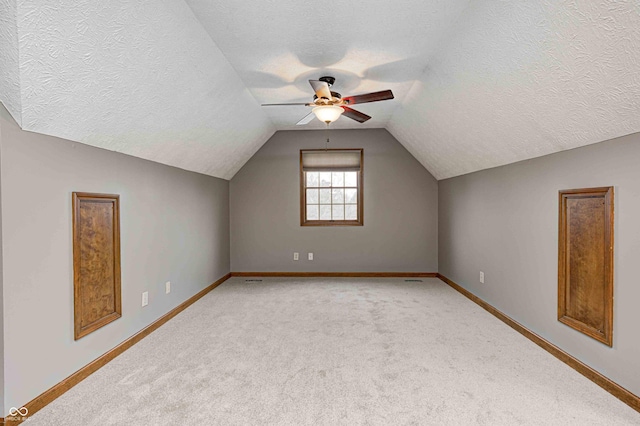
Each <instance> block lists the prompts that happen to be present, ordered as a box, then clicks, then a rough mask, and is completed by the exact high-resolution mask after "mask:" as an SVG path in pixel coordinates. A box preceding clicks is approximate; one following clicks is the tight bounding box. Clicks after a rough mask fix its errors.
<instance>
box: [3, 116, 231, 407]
mask: <svg viewBox="0 0 640 426" xmlns="http://www.w3.org/2000/svg"><path fill="white" fill-rule="evenodd" d="M5 115H6V114H5ZM2 120H3V121H2V146H1V147H0V149H1V151H2V169H1V182H2V228H3V235H2V237H3V248H4V250H3V251H4V271H3V272H4V300H5V301H6V303H5V312H4V318H5V319H4V321H5V324H4V329H5V335H4V338H5V340H6V341H7V342H12V343H11V344H10V345H6V346H5V348H4V349H5V360H4V361H5V363H6V375H5V408H7V407H11V406H18V407H19V406H21V405H22V404H25V403H26V402H28V401H30V400H31V399H32V398H34V397H35V396H37V395H39V394H40V393H41V392H43V391H45V390H46V389H48V388H49V387H51V386H53V385H55V384H57V383H58V382H60V381H61V380H63V379H64V378H65V377H67V376H69V375H70V374H72V373H73V372H75V371H76V370H78V369H79V368H81V367H83V366H84V365H86V364H87V363H89V362H90V361H92V360H93V359H95V358H97V357H98V356H100V355H102V354H103V353H105V352H107V351H108V350H110V349H112V348H113V347H115V346H116V345H118V344H119V343H120V342H122V341H123V340H125V339H126V338H128V337H130V336H131V335H133V334H135V333H136V332H138V331H139V330H140V329H142V328H144V327H145V326H147V325H149V324H150V323H151V322H153V321H155V320H156V319H157V318H159V317H160V316H162V315H163V314H165V313H166V312H168V311H169V310H171V309H172V308H174V307H175V306H177V305H178V304H180V303H181V302H183V301H184V300H186V299H187V298H189V297H191V296H192V295H194V294H195V293H197V292H198V291H199V290H201V289H203V288H204V287H206V286H208V285H209V284H211V283H212V282H214V281H216V280H217V279H219V278H220V277H222V276H223V275H225V274H226V273H228V272H229V204H228V200H229V183H228V182H227V181H224V180H221V179H216V178H212V177H208V176H204V175H200V174H197V173H192V172H187V171H184V170H180V169H176V168H172V167H168V166H164V165H160V164H157V163H152V162H149V161H145V160H141V159H138V158H134V157H129V156H126V155H122V154H118V153H114V152H110V151H105V150H101V149H98V148H94V147H90V146H87V145H82V144H77V143H72V142H69V141H65V140H61V139H57V138H54V137H49V136H43V135H39V134H34V133H29V132H24V131H22V130H20V129H19V128H18V127H17V125H16V124H15V123H13V122H11V121H10V120H7V119H6V117H5V116H3V118H2ZM73 191H86V192H101V193H114V194H120V203H121V206H120V207H121V210H120V221H121V258H122V318H120V319H118V320H116V321H114V322H113V323H111V324H108V325H107V326H105V327H103V328H101V329H100V330H98V331H96V332H94V333H92V334H90V335H88V336H86V337H83V338H82V339H80V340H78V341H74V340H73V275H72V244H71V193H72V192H73ZM166 281H171V283H172V291H171V293H170V294H168V295H166V294H165V293H164V285H165V282H166ZM143 291H149V305H148V306H147V307H144V308H142V307H141V293H142V292H143Z"/></svg>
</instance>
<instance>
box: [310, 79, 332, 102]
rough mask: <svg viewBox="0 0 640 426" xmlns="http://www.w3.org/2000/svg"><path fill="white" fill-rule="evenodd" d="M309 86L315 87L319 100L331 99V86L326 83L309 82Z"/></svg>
mask: <svg viewBox="0 0 640 426" xmlns="http://www.w3.org/2000/svg"><path fill="white" fill-rule="evenodd" d="M309 84H310V85H311V87H313V90H314V92H316V96H317V97H318V98H327V99H331V90H329V85H328V84H327V83H326V82H324V81H320V80H309Z"/></svg>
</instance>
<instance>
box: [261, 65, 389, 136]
mask: <svg viewBox="0 0 640 426" xmlns="http://www.w3.org/2000/svg"><path fill="white" fill-rule="evenodd" d="M335 81H336V79H335V78H334V77H329V76H325V77H320V79H319V80H309V84H311V87H312V88H313V90H314V91H315V92H316V94H315V95H314V97H313V102H311V103H305V102H301V103H288V104H262V106H285V105H304V106H310V107H314V108H313V109H312V110H311V112H310V113H309V114H307V115H306V116H304V117H303V118H302V120H300V121H298V122H297V123H296V125H298V126H300V125H303V124H307V123H308V122H310V121H311V120H313V117H314V116H315V117H317V118H318V120H320V121H322V122H324V123H327V126H328V125H329V124H330V123H333V122H334V121H336V120H337V119H338V118H340V116H341V115H342V114H344V116H345V117H349V118H350V119H352V120H355V121H357V122H359V123H364V122H365V121H367V120H369V119H370V118H371V117H370V116H368V115H367V114H363V113H361V112H360V111H356V110H355V109H352V108H350V107H349V105H355V104H364V103H366V102H377V101H386V100H388V99H393V92H392V91H391V90H383V91H381V92H372V93H366V94H364V95H357V96H347V97H346V98H343V97H342V95H340V93H337V92H332V91H331V90H329V88H330V87H331V86H333V83H335Z"/></svg>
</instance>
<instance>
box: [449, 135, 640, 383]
mask: <svg viewBox="0 0 640 426" xmlns="http://www.w3.org/2000/svg"><path fill="white" fill-rule="evenodd" d="M639 159H640V134H635V135H630V136H626V137H623V138H618V139H615V140H612V141H607V142H603V143H599V144H595V145H590V146H587V147H583V148H578V149H574V150H571V151H565V152H561V153H558V154H554V155H550V156H546V157H541V158H537V159H533V160H528V161H524V162H520V163H515V164H511V165H507V166H503V167H499V168H495V169H491V170H485V171H481V172H477V173H473V174H469V175H465V176H461V177H456V178H452V179H447V180H443V181H440V182H439V217H440V222H439V239H440V243H439V252H440V256H439V261H440V265H439V268H440V273H442V274H443V275H445V276H447V277H448V278H450V279H452V280H453V281H455V282H457V283H458V284H460V285H462V286H463V287H465V288H467V289H468V290H470V291H471V292H473V293H474V294H476V295H478V296H479V297H481V298H482V299H484V300H486V301H487V302H489V303H490V304H492V305H493V306H495V307H496V308H498V309H499V310H501V311H502V312H504V313H506V314H507V315H509V316H510V317H511V318H513V319H515V320H516V321H518V322H520V323H521V324H523V325H524V326H525V327H527V328H529V329H531V330H533V331H534V332H536V333H538V334H539V335H541V336H542V337H544V338H545V339H547V340H549V341H550V342H552V343H553V344H555V345H557V346H559V347H560V348H562V349H564V350H565V351H566V352H568V353H570V354H571V355H573V356H574V357H576V358H578V359H580V360H581V361H583V362H584V363H586V364H587V365H589V366H591V367H593V368H595V369H596V370H598V371H599V372H601V373H603V374H604V375H606V376H607V377H609V378H611V379H612V380H614V381H615V382H617V383H619V384H620V385H622V386H624V387H626V388H627V389H629V390H630V391H631V392H633V393H635V394H636V395H640V374H637V373H638V372H640V356H639V355H640V339H639V338H638V324H640V309H639V304H640V285H639V284H638V276H640V165H639V162H638V160H639ZM597 186H614V187H615V241H614V255H615V263H614V274H615V284H614V285H615V289H614V291H615V302H614V345H613V348H609V347H607V346H605V345H603V344H601V343H598V342H597V341H595V340H593V339H591V338H589V337H586V336H585V335H583V334H581V333H579V332H577V331H575V330H573V329H571V328H569V327H567V326H565V325H563V324H561V323H560V322H558V321H557V319H556V318H557V310H556V309H557V270H558V268H557V256H558V190H561V189H570V188H584V187H597ZM480 271H483V272H485V284H480V282H479V272H480Z"/></svg>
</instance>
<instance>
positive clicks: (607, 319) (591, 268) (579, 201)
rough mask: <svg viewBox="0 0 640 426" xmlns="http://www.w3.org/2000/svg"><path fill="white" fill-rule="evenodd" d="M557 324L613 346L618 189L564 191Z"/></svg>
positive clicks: (559, 237)
mask: <svg viewBox="0 0 640 426" xmlns="http://www.w3.org/2000/svg"><path fill="white" fill-rule="evenodd" d="M559 206H560V211H559V225H558V240H559V243H558V320H559V321H560V322H562V323H563V324H566V325H568V326H569V327H572V328H574V329H576V330H578V331H580V332H582V333H584V334H586V335H588V336H590V337H593V338H594V339H596V340H598V341H600V342H602V343H604V344H606V345H609V346H612V345H613V187H603V188H587V189H572V190H565V191H560V192H559Z"/></svg>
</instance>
